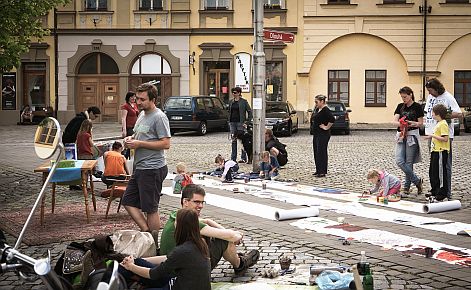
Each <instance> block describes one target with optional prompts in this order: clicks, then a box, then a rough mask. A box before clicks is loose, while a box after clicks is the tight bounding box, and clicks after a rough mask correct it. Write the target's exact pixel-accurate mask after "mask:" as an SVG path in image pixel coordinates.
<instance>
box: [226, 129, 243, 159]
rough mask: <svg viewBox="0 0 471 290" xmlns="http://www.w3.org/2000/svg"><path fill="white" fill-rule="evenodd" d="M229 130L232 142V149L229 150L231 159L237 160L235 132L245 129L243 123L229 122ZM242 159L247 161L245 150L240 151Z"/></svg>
mask: <svg viewBox="0 0 471 290" xmlns="http://www.w3.org/2000/svg"><path fill="white" fill-rule="evenodd" d="M229 130H230V131H231V142H232V144H231V145H232V151H231V160H234V161H236V162H237V132H240V131H244V132H245V131H246V130H247V129H246V128H245V127H244V123H241V122H229ZM241 158H242V159H244V160H245V161H247V154H245V151H243V152H242V157H241Z"/></svg>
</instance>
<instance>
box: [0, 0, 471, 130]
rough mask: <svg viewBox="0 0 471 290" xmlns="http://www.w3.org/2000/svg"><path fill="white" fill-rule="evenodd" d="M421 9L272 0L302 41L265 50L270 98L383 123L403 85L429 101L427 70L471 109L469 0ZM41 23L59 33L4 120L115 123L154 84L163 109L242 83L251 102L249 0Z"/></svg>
mask: <svg viewBox="0 0 471 290" xmlns="http://www.w3.org/2000/svg"><path fill="white" fill-rule="evenodd" d="M423 2H424V1H422V0H420V1H414V0H403V1H400V0H399V1H397V0H365V1H363V0H362V1H359V0H358V1H355V0H350V1H348V0H332V1H331V0H312V1H307V0H264V4H265V5H264V27H265V28H266V29H271V30H277V31H283V32H290V33H294V34H295V40H294V42H293V43H282V42H265V44H264V51H265V56H266V64H267V65H266V85H267V100H287V101H290V102H291V103H292V104H293V105H294V107H295V108H296V109H297V110H298V111H299V112H300V113H299V115H300V117H304V119H306V118H305V117H306V115H307V114H305V112H306V111H307V110H308V109H311V108H312V107H313V106H314V98H313V97H314V96H315V95H317V94H326V95H327V96H328V98H329V99H337V100H341V101H343V102H345V103H346V104H347V106H348V107H349V108H350V109H351V110H352V113H351V114H350V118H351V121H352V122H366V123H384V122H389V121H390V120H391V118H392V114H393V111H394V109H395V107H396V105H397V104H398V103H399V102H400V101H401V100H400V98H399V95H398V90H399V89H400V88H401V87H402V86H406V85H407V86H410V87H411V88H412V89H413V90H414V92H415V96H416V100H419V99H422V97H423V96H424V92H423V80H424V75H425V77H426V78H429V77H438V78H439V79H440V80H442V82H443V83H444V85H445V87H446V88H447V90H448V91H450V92H451V93H452V94H454V95H455V96H456V98H457V100H458V102H459V104H460V106H461V107H463V108H464V107H467V106H470V103H471V58H469V57H467V55H468V54H467V50H468V48H469V47H471V16H470V15H471V4H470V3H469V1H463V0H451V1H450V0H429V1H427V2H428V4H427V6H428V7H430V8H427V9H425V10H424V9H423V6H424V3H423ZM421 7H422V9H421ZM425 11H426V12H427V13H426V22H425V23H426V30H424V18H425V17H424V16H425V15H424V13H425ZM55 19H56V20H57V21H54V20H55ZM43 23H44V25H45V26H46V27H49V28H51V29H52V31H53V32H56V33H55V34H54V33H53V35H52V36H49V37H46V38H45V39H43V40H41V41H40V42H34V43H32V44H31V49H30V51H29V52H28V53H26V54H25V55H24V56H23V57H22V64H21V66H20V67H19V68H17V69H16V70H15V71H13V72H12V73H10V74H9V75H8V74H7V77H5V78H4V77H3V76H2V79H5V82H6V81H8V78H10V79H14V80H15V86H16V97H15V102H14V103H15V106H14V107H12V106H10V107H8V106H7V105H8V104H5V106H3V105H4V104H3V102H2V111H1V115H0V124H14V123H16V122H17V121H18V119H19V112H20V110H21V108H22V107H23V106H24V105H25V104H31V105H33V106H34V107H35V108H36V109H37V111H38V114H39V115H40V114H44V113H41V112H46V111H47V112H51V110H52V111H53V112H54V113H55V114H56V115H57V117H58V119H59V120H60V121H61V122H62V123H65V122H67V121H68V120H70V119H71V118H72V117H73V116H74V115H75V114H76V113H78V112H80V111H83V110H84V109H86V108H87V107H88V106H91V105H96V106H98V107H99V108H100V109H101V110H102V112H103V114H102V116H101V120H100V121H110V122H116V121H119V119H120V110H119V108H120V105H121V104H122V103H123V102H124V96H125V94H126V92H127V91H129V90H134V89H135V88H136V86H137V85H138V84H140V83H142V82H147V81H155V82H156V84H157V87H158V90H159V99H158V103H159V105H162V104H164V103H165V100H166V99H167V98H168V97H169V96H172V95H216V96H218V97H220V98H221V99H222V100H223V101H225V102H227V101H228V100H229V99H230V88H232V87H234V86H241V87H242V88H243V96H244V97H245V98H247V99H249V100H251V97H252V93H253V90H252V87H251V83H252V78H253V75H252V68H251V66H252V60H251V56H252V55H253V41H254V37H253V33H254V32H253V27H252V26H253V24H252V23H253V8H252V1H250V0H240V1H239V0H132V1H119V0H84V1H78V0H72V1H71V2H70V3H69V4H68V5H66V6H64V7H58V8H57V13H56V14H55V15H54V13H53V12H51V13H50V14H49V15H48V16H47V17H45V18H44V20H43ZM54 27H56V29H54ZM424 31H425V32H426V33H425V38H426V42H425V43H426V51H425V52H426V53H425V54H424ZM424 55H425V67H424ZM3 87H4V85H3V84H2V88H3Z"/></svg>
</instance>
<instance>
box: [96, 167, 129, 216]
mask: <svg viewBox="0 0 471 290" xmlns="http://www.w3.org/2000/svg"><path fill="white" fill-rule="evenodd" d="M130 177H131V176H130V175H126V179H124V180H120V179H108V180H111V181H113V184H112V185H111V187H110V188H109V189H107V190H109V191H110V194H109V197H108V206H107V207H106V214H105V218H108V212H109V211H110V207H111V202H112V201H113V200H114V199H116V198H119V204H118V210H117V211H116V213H119V209H120V208H121V198H122V197H123V194H124V192H125V191H126V187H127V186H128V182H129V178H130ZM102 195H103V194H102Z"/></svg>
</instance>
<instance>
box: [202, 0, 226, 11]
mask: <svg viewBox="0 0 471 290" xmlns="http://www.w3.org/2000/svg"><path fill="white" fill-rule="evenodd" d="M203 5H204V9H205V10H227V9H229V0H203Z"/></svg>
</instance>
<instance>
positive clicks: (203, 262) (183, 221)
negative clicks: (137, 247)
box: [121, 209, 211, 290]
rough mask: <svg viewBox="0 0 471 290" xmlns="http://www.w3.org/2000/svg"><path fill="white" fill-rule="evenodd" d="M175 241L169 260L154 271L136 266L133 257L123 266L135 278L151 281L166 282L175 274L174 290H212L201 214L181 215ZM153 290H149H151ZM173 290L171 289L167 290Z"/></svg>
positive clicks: (186, 211)
mask: <svg viewBox="0 0 471 290" xmlns="http://www.w3.org/2000/svg"><path fill="white" fill-rule="evenodd" d="M175 240H176V243H177V246H176V247H175V248H174V249H173V250H172V251H171V252H170V254H168V256H167V260H165V261H164V262H161V263H160V265H158V266H155V267H154V268H147V267H141V266H138V265H136V264H134V258H133V257H131V256H130V257H126V258H125V259H124V260H123V262H122V263H121V265H122V266H123V267H124V268H126V269H127V270H129V271H131V272H134V273H135V274H137V275H139V276H141V277H144V278H148V279H151V280H162V279H164V280H165V279H166V278H167V277H168V276H169V275H172V273H174V274H175V275H176V278H174V279H173V280H174V281H173V282H174V283H173V286H172V290H188V289H192V290H210V289H211V282H210V280H211V263H210V260H209V250H208V246H207V245H206V242H205V241H204V240H203V238H202V237H201V234H200V228H199V220H198V213H197V212H196V211H195V210H193V209H180V210H179V211H178V212H177V220H176V228H175ZM147 289H149V288H147ZM152 289H169V287H168V285H166V286H165V287H164V288H152Z"/></svg>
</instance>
